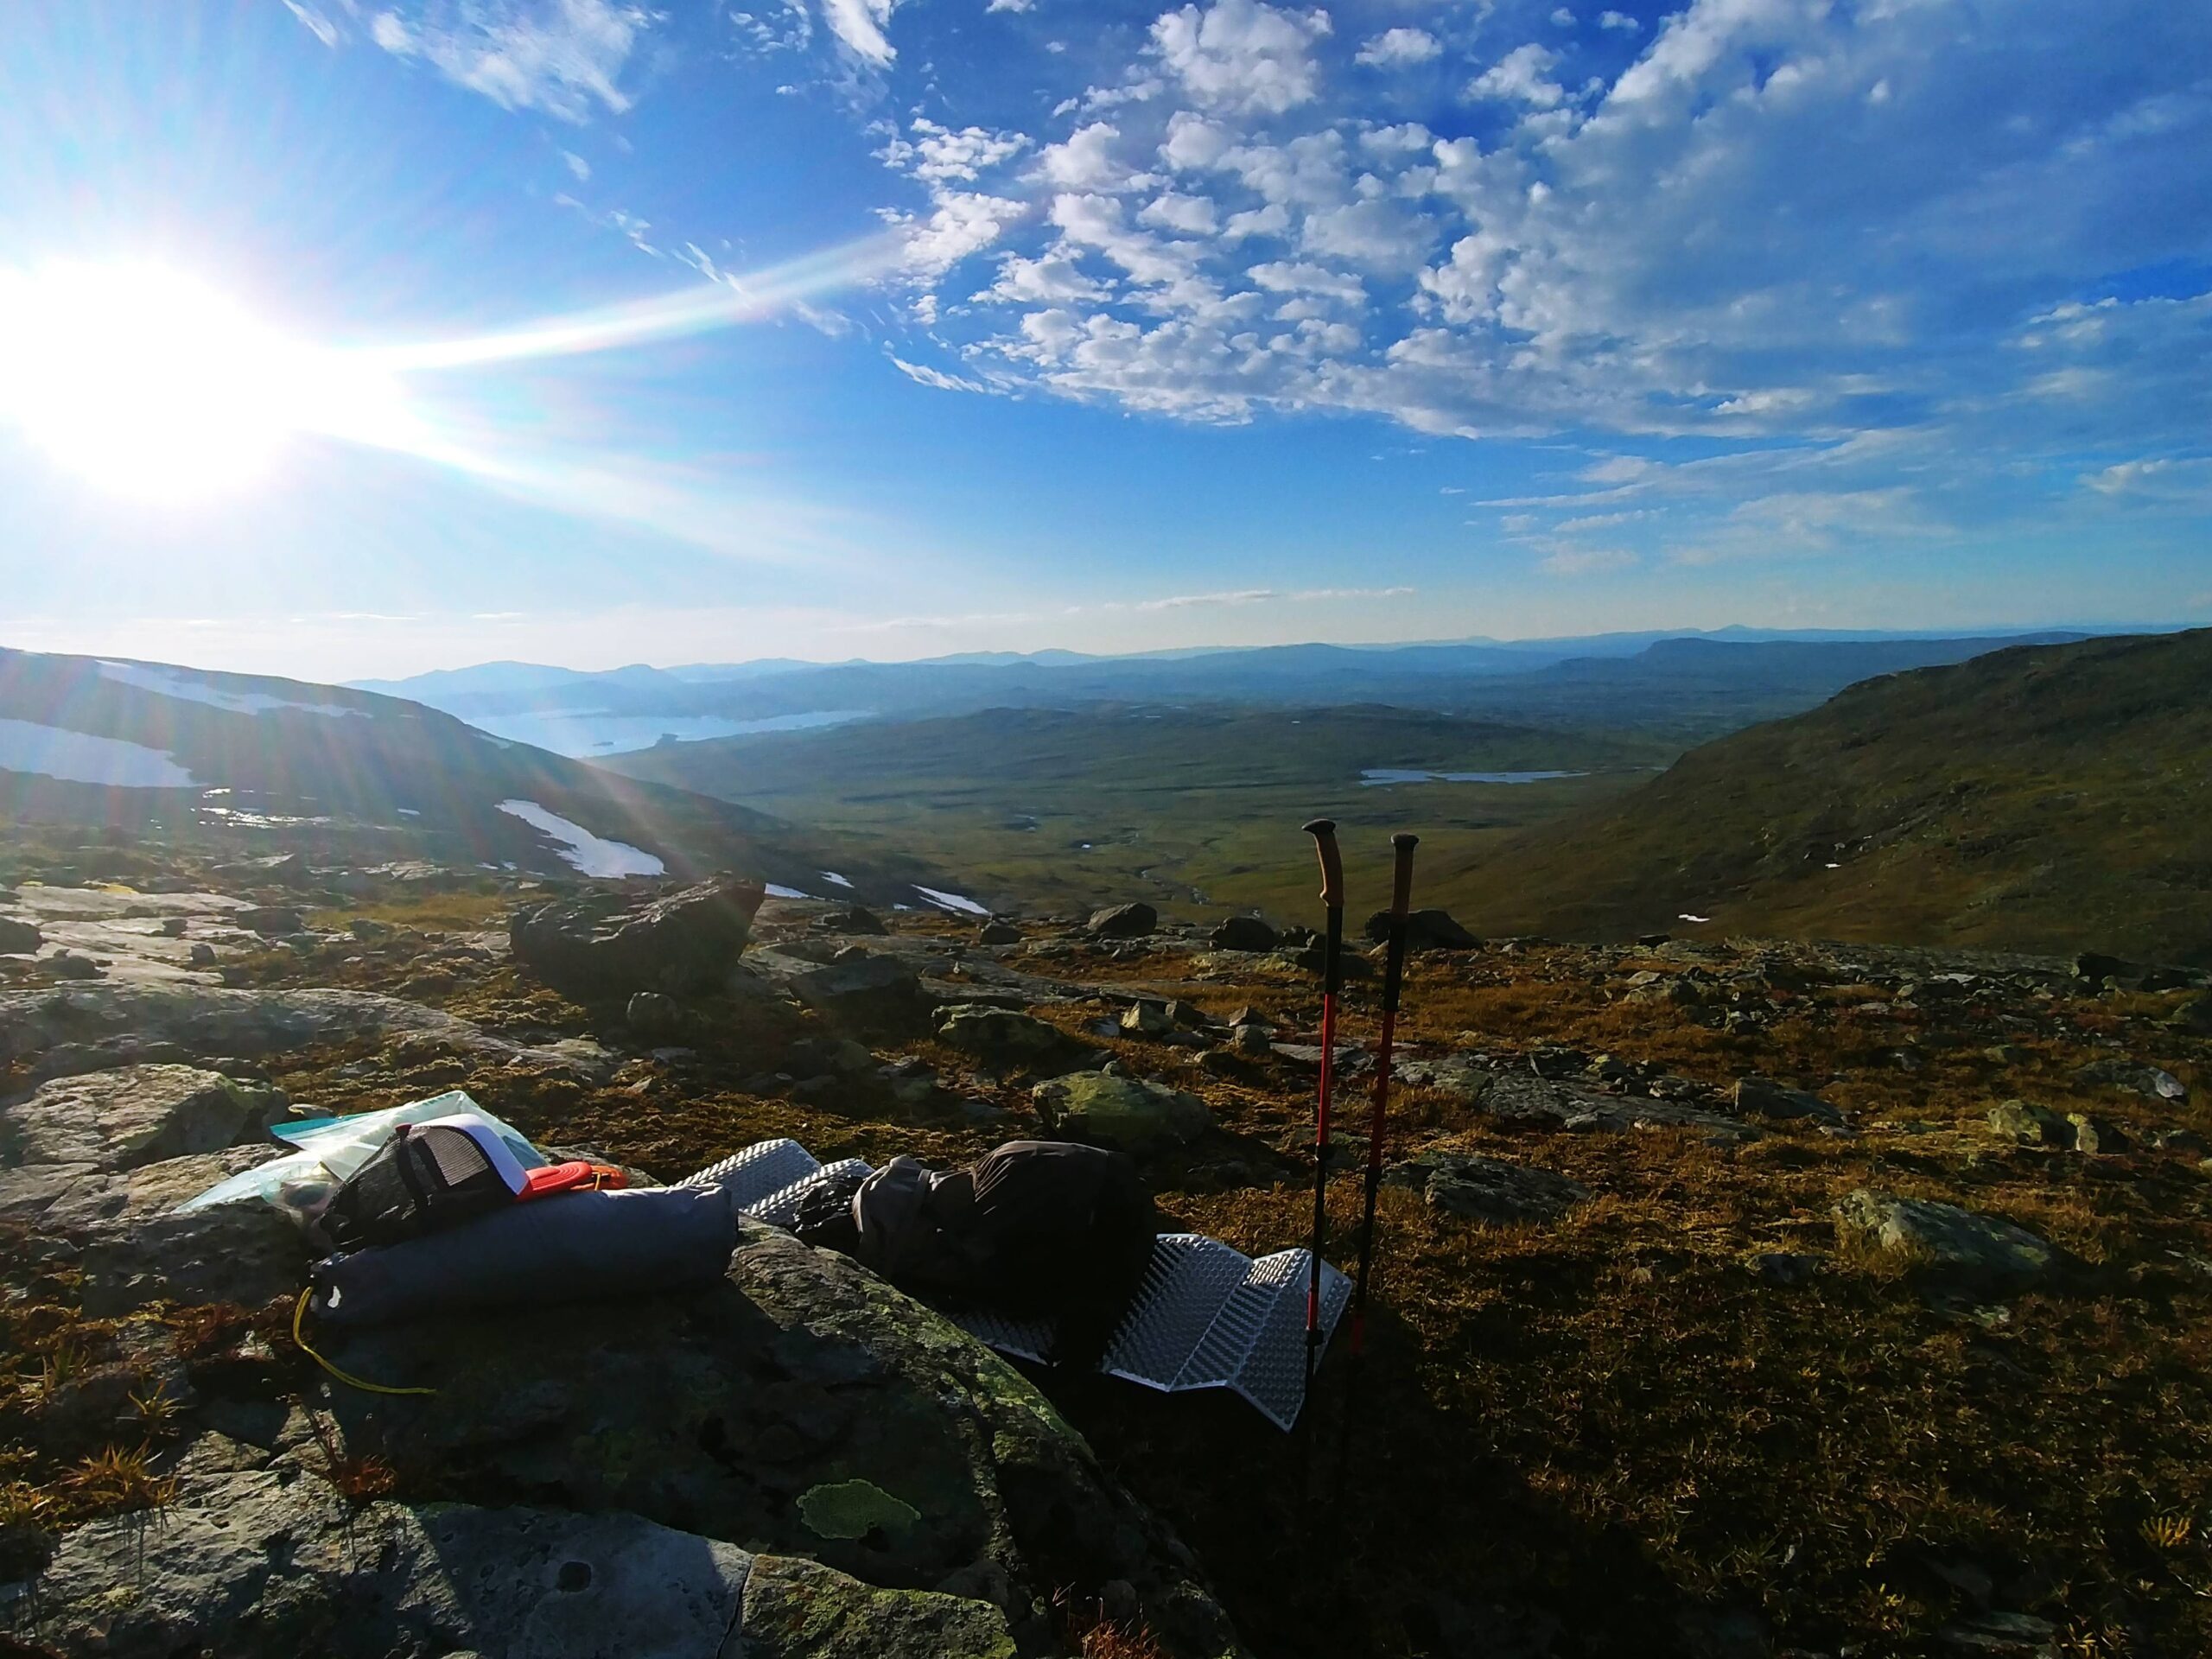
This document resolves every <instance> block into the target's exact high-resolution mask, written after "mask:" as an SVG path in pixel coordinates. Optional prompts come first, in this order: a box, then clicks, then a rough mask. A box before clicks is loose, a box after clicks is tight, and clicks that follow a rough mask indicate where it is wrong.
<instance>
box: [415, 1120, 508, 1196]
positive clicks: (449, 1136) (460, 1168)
mask: <svg viewBox="0 0 2212 1659" xmlns="http://www.w3.org/2000/svg"><path fill="white" fill-rule="evenodd" d="M411 1138H412V1139H413V1141H415V1143H416V1145H417V1146H420V1147H424V1148H426V1149H427V1150H428V1151H429V1154H430V1158H431V1161H432V1162H433V1163H434V1164H435V1166H436V1167H437V1172H438V1179H439V1180H440V1181H441V1182H442V1183H443V1184H444V1185H447V1186H465V1185H467V1184H468V1183H469V1182H470V1181H472V1180H476V1179H481V1178H482V1177H484V1176H486V1175H489V1176H491V1177H492V1179H494V1180H498V1179H499V1171H498V1170H497V1169H496V1168H495V1167H494V1166H493V1163H492V1160H490V1159H489V1158H486V1156H485V1155H484V1148H483V1147H480V1146H478V1145H477V1144H476V1137H475V1136H474V1135H470V1134H468V1133H467V1131H466V1130H464V1129H454V1128H442V1127H438V1126H435V1125H434V1126H431V1127H429V1128H420V1129H417V1130H416V1131H415V1134H414V1135H413V1136H412V1137H411ZM500 1185H502V1186H504V1185H506V1183H505V1182H504V1181H501V1182H500Z"/></svg>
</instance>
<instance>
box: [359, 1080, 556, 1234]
mask: <svg viewBox="0 0 2212 1659" xmlns="http://www.w3.org/2000/svg"><path fill="white" fill-rule="evenodd" d="M526 1185H528V1176H527V1174H526V1173H525V1172H524V1170H523V1168H522V1166H521V1165H520V1164H519V1163H518V1162H517V1161H516V1159H515V1156H514V1154H512V1152H510V1151H508V1150H507V1148H506V1147H505V1144H504V1143H503V1142H502V1141H500V1139H499V1135H498V1132H497V1131H495V1130H494V1129H493V1128H492V1126H491V1125H490V1124H488V1123H486V1122H484V1121H483V1119H481V1118H480V1117H476V1116H472V1115H470V1114H467V1113H461V1114H457V1115H455V1116H452V1117H440V1118H433V1119H432V1120H431V1121H430V1122H427V1123H416V1124H406V1123H403V1124H401V1125H400V1126H399V1127H398V1128H396V1129H394V1130H393V1131H392V1134H391V1140H389V1141H385V1144H384V1145H383V1146H382V1147H379V1148H378V1150H377V1152H376V1154H374V1155H373V1156H372V1157H371V1158H370V1160H368V1162H366V1163H365V1164H363V1165H362V1166H360V1168H359V1169H357V1170H355V1171H354V1172H353V1174H351V1175H349V1176H348V1177H346V1180H345V1183H344V1184H343V1185H340V1187H339V1189H338V1190H337V1192H334V1193H333V1194H332V1195H331V1198H330V1204H329V1206H328V1207H327V1209H325V1210H324V1211H323V1212H322V1215H321V1221H320V1225H321V1230H322V1232H323V1235H324V1236H325V1237H326V1238H327V1239H328V1241H329V1242H330V1243H331V1244H332V1245H333V1246H334V1248H336V1249H340V1250H357V1249H364V1248H365V1247H366V1246H369V1245H372V1244H397V1243H404V1241H406V1240H408V1239H410V1238H420V1237H422V1236H423V1235H424V1234H426V1233H435V1232H441V1231H442V1230H445V1229H446V1228H448V1227H454V1226H458V1225H459V1224H461V1223H462V1222H465V1221H474V1220H475V1219H476V1218H477V1217H480V1216H485V1215H489V1214H490V1213H492V1212H493V1211H495V1210H504V1209H505V1208H506V1207H507V1206H508V1205H512V1204H513V1203H514V1202H515V1200H516V1198H517V1196H518V1194H519V1193H520V1192H522V1191H523V1189H524V1187H525V1186H526Z"/></svg>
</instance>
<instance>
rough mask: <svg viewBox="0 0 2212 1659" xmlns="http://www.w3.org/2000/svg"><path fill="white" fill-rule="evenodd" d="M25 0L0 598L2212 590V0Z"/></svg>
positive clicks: (10, 79) (4, 292)
mask: <svg viewBox="0 0 2212 1659" xmlns="http://www.w3.org/2000/svg"><path fill="white" fill-rule="evenodd" d="M744 5H745V6H749V7H750V8H751V9H750V10H747V9H744V7H743V6H740V5H732V4H728V3H719V4H711V5H709V4H684V3H677V0H666V3H664V4H663V5H661V6H659V7H657V8H655V7H646V6H643V5H633V4H627V3H620V0H240V3H232V0H226V3H219V4H218V3H207V4H200V3H196V0H163V3H161V4H155V3H151V0H136V3H124V4H105V3H99V0H14V3H11V4H10V6H9V8H8V10H7V18H6V22H5V25H4V28H0V594H3V595H4V599H3V600H0V644H5V645H16V646H23V647H29V648H35V649H44V650H59V651H86V652H103V653H107V654H111V655H118V656H132V657H140V658H151V659H156V660H162V661H175V662H183V663H188V664H194V665H198V666H203V667H218V668H236V669H245V670H252V671H267V672H277V673H284V674H290V675H294V676H296V677H302V678H309V679H318V680H331V679H338V678H346V677H365V676H372V675H374V676H398V675H404V674H410V673H413V672H417V671H423V670H426V669H429V668H435V667H450V666H455V665H459V664H466V663H471V662H478V661H484V660H488V659H500V658H514V659H523V660H531V661H543V662H557V663H563V664H569V665H571V666H575V667H582V668H598V667H609V666H613V665H617V664H624V663H629V662H639V661H644V662H652V663H657V664H683V663H698V662H722V661H737V660H742V659H746V658H756V657H764V656H779V657H803V658H816V659H841V658H852V657H868V658H884V659H888V658H913V657H921V656H928V655H932V654H936V653H939V652H955V651H970V650H984V649H1015V650H1027V649H1036V648H1042V647H1048V646H1058V647H1066V648H1072V649H1077V650H1085V651H1096V652H1114V651H1130V650H1148V649H1156V648H1163V647H1170V646H1187V645H1200V644H1225V645H1242V644H1260V643H1270V642H1281V641H1288V640H1298V639H1335V640H1343V641H1382V640H1395V639H1452V638H1463V637H1470V636H1478V635H1487V636H1493V637H1500V638H1514V637H1530V636H1538V635H1549V634H1566V633H1586V632H1598V631H1601V630H1607V629H1628V628H1675V627H1713V626H1722V625H1726V624H1730V623H1739V624H1749V625H1753V626H1783V627H1788V626H1804V627H1829V628H1834V627H1869V628H1876V627H1878V628H1954V627H1956V628H1961V629H1965V628H1982V627H1999V626H2037V625H2044V624H2050V623H2055V622H2075V623H2090V624H2100V623H2106V624H2108V623H2126V622H2158V623H2167V624H2171V623H2180V622H2189V621H2197V622H2212V8H2206V7H2204V6H2202V5H2196V4H2177V3H2173V0H2140V3H2133V0H2108V3H2105V4H2101V5H2096V6H2083V5H2081V4H2079V3H2075V0H2010V3H2004V4H1998V3H1992V0H1976V3H1965V0H1856V3H1853V0H1690V3H1688V5H1687V6H1677V7H1675V8H1673V9H1667V8H1662V7H1656V6H1637V5H1627V4H1624V6H1623V7H1622V8H1621V9H1620V10H1607V9H1603V8H1600V7H1596V6H1585V5H1580V4H1551V5H1548V4H1541V3H1535V4H1529V3H1516V0H1373V3H1359V4H1332V5H1330V6H1328V7H1327V8H1325V9H1324V8H1322V7H1319V6H1298V5H1292V6H1283V7H1278V6H1275V5H1272V4H1269V3H1267V0H1212V3H1204V0H1201V3H1193V4H1188V5H1183V6H1169V7H1163V6H1162V5H1161V3H1160V0H1149V3H1141V4H1122V3H1090V4H1084V5H1076V4H1073V3H1071V0H744Z"/></svg>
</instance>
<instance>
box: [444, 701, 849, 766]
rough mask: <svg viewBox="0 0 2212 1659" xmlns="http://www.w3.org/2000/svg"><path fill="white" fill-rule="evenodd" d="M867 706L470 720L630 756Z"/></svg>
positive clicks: (512, 733) (826, 721)
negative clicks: (768, 714) (764, 715)
mask: <svg viewBox="0 0 2212 1659" xmlns="http://www.w3.org/2000/svg"><path fill="white" fill-rule="evenodd" d="M866 718H868V710H867V709H815V710H813V711H812V712H810V713H808V714H804V715H775V716H774V717H773V718H772V719H768V720H724V719H722V718H721V716H720V715H612V714H606V713H603V712H601V711H600V710H597V709H554V710H548V711H543V712H537V713H531V714H519V715H478V716H477V717H476V718H475V719H474V720H472V721H469V722H468V723H469V724H470V725H472V726H474V728H476V729H477V730H478V731H480V732H489V733H490V734H492V735H493V737H499V738H505V740H506V741H508V742H510V743H527V744H530V745H531V747H534V748H540V749H550V750H552V751H553V753H556V754H565V755H568V756H569V758H570V759H572V760H589V759H590V758H591V757H592V756H594V755H598V754H628V753H632V752H633V751H635V750H638V749H650V748H651V747H653V745H654V744H656V743H658V742H659V741H661V739H663V738H664V737H672V738H674V739H676V740H677V741H678V742H680V743H697V742H701V741H704V740H706V739H708V738H710V737H742V736H744V735H745V734H747V733H748V732H803V731H811V730H813V729H814V728H817V727H822V726H842V725H843V724H844V723H845V722H846V721H854V720H865V719H866Z"/></svg>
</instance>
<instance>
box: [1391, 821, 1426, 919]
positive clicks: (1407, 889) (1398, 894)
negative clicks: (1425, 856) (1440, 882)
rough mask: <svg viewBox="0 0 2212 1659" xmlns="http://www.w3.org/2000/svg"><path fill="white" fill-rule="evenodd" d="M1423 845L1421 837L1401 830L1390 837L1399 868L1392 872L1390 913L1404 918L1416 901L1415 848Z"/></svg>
mask: <svg viewBox="0 0 2212 1659" xmlns="http://www.w3.org/2000/svg"><path fill="white" fill-rule="evenodd" d="M1420 845H1421V837H1420V836H1416V835H1414V834H1412V833H1411V832H1410V831H1408V830H1404V829H1401V830H1400V831H1398V833H1397V834H1396V835H1395V836H1391V837H1390V848H1391V850H1392V851H1393V852H1394V853H1395V854H1396V855H1397V868H1395V870H1394V871H1392V872H1391V879H1390V914H1391V915H1392V916H1393V917H1395V918H1398V919H1399V920H1403V919H1404V918H1405V915H1406V912H1408V911H1409V910H1411V909H1412V908H1413V903H1414V848H1416V847H1418V846H1420Z"/></svg>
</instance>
